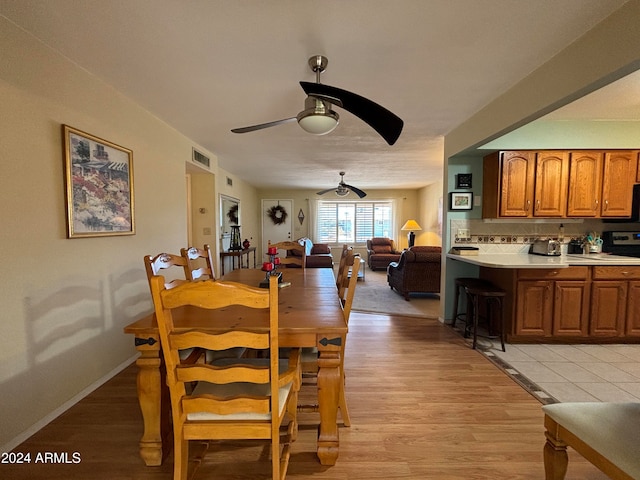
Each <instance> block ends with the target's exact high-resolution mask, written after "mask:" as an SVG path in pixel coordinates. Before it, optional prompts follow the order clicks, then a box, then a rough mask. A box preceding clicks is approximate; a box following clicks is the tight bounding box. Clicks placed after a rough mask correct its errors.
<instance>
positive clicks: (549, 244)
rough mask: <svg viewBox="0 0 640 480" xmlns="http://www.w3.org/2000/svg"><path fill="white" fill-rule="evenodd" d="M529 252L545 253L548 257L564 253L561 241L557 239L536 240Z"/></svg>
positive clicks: (535, 253)
mask: <svg viewBox="0 0 640 480" xmlns="http://www.w3.org/2000/svg"><path fill="white" fill-rule="evenodd" d="M529 253H532V254H534V255H545V256H548V257H556V256H558V255H560V254H561V253H562V251H561V249H560V242H559V241H557V240H552V239H547V240H540V239H538V240H534V241H533V243H532V244H531V248H530V249H529Z"/></svg>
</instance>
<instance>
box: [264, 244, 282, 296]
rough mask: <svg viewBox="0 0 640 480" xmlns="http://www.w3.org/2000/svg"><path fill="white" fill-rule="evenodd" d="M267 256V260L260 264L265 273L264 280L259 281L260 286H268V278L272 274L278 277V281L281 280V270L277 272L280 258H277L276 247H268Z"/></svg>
mask: <svg viewBox="0 0 640 480" xmlns="http://www.w3.org/2000/svg"><path fill="white" fill-rule="evenodd" d="M267 256H268V257H269V261H268V262H264V263H263V264H262V270H264V271H265V272H267V273H266V275H265V277H264V280H262V281H261V282H260V285H259V286H260V288H269V279H270V278H271V277H273V276H277V277H278V283H281V282H282V272H278V265H280V258H278V251H277V249H272V248H269V253H267Z"/></svg>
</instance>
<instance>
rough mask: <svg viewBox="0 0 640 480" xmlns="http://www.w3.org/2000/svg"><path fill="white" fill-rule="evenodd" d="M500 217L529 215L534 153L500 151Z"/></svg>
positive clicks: (531, 200)
mask: <svg viewBox="0 0 640 480" xmlns="http://www.w3.org/2000/svg"><path fill="white" fill-rule="evenodd" d="M501 171H502V178H501V188H500V216H501V217H530V216H531V215H532V209H533V205H532V203H533V186H534V180H535V176H534V174H535V154H534V153H533V152H502V163H501Z"/></svg>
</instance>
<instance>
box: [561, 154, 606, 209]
mask: <svg viewBox="0 0 640 480" xmlns="http://www.w3.org/2000/svg"><path fill="white" fill-rule="evenodd" d="M602 162H603V153H602V152H589V151H585V152H570V154H569V198H568V203H567V216H569V217H597V216H599V215H600V199H601V197H600V196H601V194H602Z"/></svg>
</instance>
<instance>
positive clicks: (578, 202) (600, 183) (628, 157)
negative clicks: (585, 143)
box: [567, 150, 638, 218]
mask: <svg viewBox="0 0 640 480" xmlns="http://www.w3.org/2000/svg"><path fill="white" fill-rule="evenodd" d="M637 169H638V152H637V151H628V150H616V151H606V152H602V151H580V152H571V154H570V160H569V201H568V206H567V216H569V217H583V218H584V217H594V218H601V217H604V218H607V217H630V216H631V213H632V212H631V203H632V196H633V184H634V183H635V181H636V175H637Z"/></svg>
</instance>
